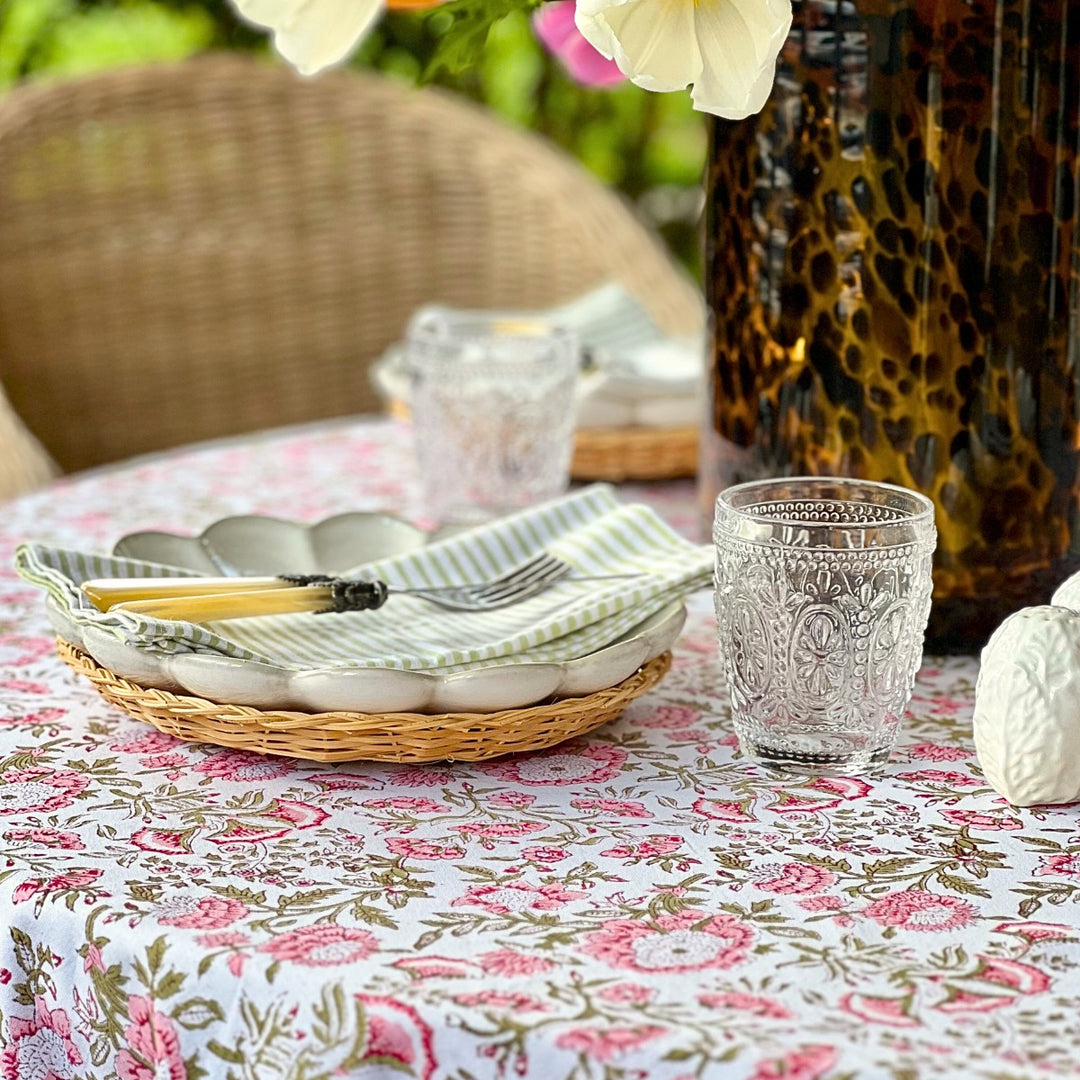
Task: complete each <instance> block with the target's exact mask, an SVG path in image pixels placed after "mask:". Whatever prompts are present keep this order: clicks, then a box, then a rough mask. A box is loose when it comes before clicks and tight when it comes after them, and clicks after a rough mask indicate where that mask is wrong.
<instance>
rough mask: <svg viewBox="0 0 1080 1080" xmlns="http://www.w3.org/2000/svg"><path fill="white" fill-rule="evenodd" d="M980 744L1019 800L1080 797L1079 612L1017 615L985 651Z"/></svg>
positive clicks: (987, 767) (999, 784) (994, 781)
mask: <svg viewBox="0 0 1080 1080" xmlns="http://www.w3.org/2000/svg"><path fill="white" fill-rule="evenodd" d="M972 723H973V727H974V734H975V750H976V752H977V754H978V757H979V764H980V765H981V766H982V769H983V771H984V772H985V774H986V779H987V780H988V781H989V782H990V784H991V785H992V786H993V787H994V789H995V790H996V791H998V792H1000V793H1001V794H1002V795H1004V796H1005V798H1006V799H1008V800H1009V802H1010V803H1012V804H1013V805H1014V806H1040V805H1043V806H1045V805H1049V804H1054V803H1070V802H1076V801H1080V612H1076V611H1072V610H1069V609H1067V608H1063V607H1051V606H1044V607H1031V608H1024V609H1023V610H1021V611H1018V612H1016V613H1015V614H1013V615H1010V616H1009V617H1008V618H1007V619H1006V620H1005V621H1004V622H1003V623H1002V624H1001V626H999V627H998V629H997V630H996V631H995V633H994V635H993V637H991V639H990V641H989V642H988V643H987V645H986V648H984V649H983V653H982V664H981V667H980V670H979V679H978V683H977V685H976V689H975V715H974V718H973V721H972Z"/></svg>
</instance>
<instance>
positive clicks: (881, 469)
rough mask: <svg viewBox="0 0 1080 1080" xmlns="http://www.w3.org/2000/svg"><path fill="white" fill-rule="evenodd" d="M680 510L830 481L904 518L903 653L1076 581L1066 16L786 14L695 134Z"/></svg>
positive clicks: (1076, 75) (951, 4)
mask: <svg viewBox="0 0 1080 1080" xmlns="http://www.w3.org/2000/svg"><path fill="white" fill-rule="evenodd" d="M707 187H708V221H709V227H708V249H707V256H706V257H707V265H706V280H707V282H708V289H709V301H710V306H711V308H712V312H713V318H714V331H715V333H714V352H713V358H712V364H711V376H712V385H711V408H710V423H709V424H707V425H706V427H707V430H706V432H705V439H704V443H703V453H702V466H701V492H702V496H703V508H711V505H712V501H713V499H714V497H715V495H716V493H717V492H718V491H719V490H720V489H721V488H723V487H726V486H727V485H729V484H732V483H735V482H738V481H743V480H749V479H756V478H759V477H762V476H779V475H798V474H814V475H849V476H857V477H863V478H866V479H871V480H884V481H890V482H892V483H897V484H902V485H904V486H906V487H911V488H915V489H916V490H919V491H922V492H924V493H925V494H927V495H929V496H930V497H931V498H932V499H933V500H934V502H935V504H936V507H937V528H938V535H939V540H938V550H937V557H936V565H935V570H934V604H933V608H932V611H931V616H930V627H929V630H928V635H927V645H928V648H930V649H932V650H937V651H948V652H963V651H970V650H973V649H976V648H978V647H980V646H981V645H982V644H983V643H984V642H985V640H986V638H987V637H988V636H989V634H990V632H991V631H992V630H993V629H994V628H995V627H996V626H997V624H998V623H999V622H1000V621H1001V619H1002V618H1004V617H1005V616H1006V615H1007V614H1009V613H1010V612H1012V611H1014V610H1016V609H1017V608H1019V607H1022V606H1024V605H1026V604H1034V603H1044V602H1046V601H1047V600H1048V598H1049V596H1050V593H1051V591H1052V589H1053V588H1054V586H1055V585H1057V584H1058V583H1059V582H1060V581H1061V580H1062V579H1064V578H1065V577H1066V576H1067V575H1068V574H1069V573H1071V572H1073V571H1074V570H1077V569H1080V521H1078V509H1080V505H1078V504H1080V500H1078V496H1080V486H1078V469H1077V466H1078V461H1080V414H1078V409H1080V393H1078V385H1077V382H1078V379H1080V225H1078V210H1077V199H1078V187H1080V0H994V2H990V0H854V2H851V0H802V2H799V0H796V3H795V23H794V26H793V29H792V33H791V36H790V37H789V39H788V41H787V44H786V46H785V48H784V50H783V52H782V54H781V58H780V64H779V68H778V71H777V80H776V88H775V90H774V92H773V94H772V96H771V98H770V100H769V103H768V104H767V105H766V107H765V109H764V110H763V111H762V113H761V114H760V115H759V116H757V117H753V118H751V119H749V120H745V121H741V122H739V123H730V122H726V121H716V122H714V124H713V129H712V138H711V153H710V162H709V167H708V182H707Z"/></svg>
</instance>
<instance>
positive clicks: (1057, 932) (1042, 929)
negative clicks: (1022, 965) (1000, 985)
mask: <svg viewBox="0 0 1080 1080" xmlns="http://www.w3.org/2000/svg"><path fill="white" fill-rule="evenodd" d="M1036 873H1038V871H1036ZM994 933H995V934H1019V935H1020V937H1022V938H1023V939H1024V941H1026V942H1027V943H1028V945H1034V944H1035V942H1037V941H1053V940H1055V939H1061V938H1070V937H1073V936H1075V935H1077V934H1080V930H1078V929H1077V928H1076V927H1072V926H1067V925H1063V924H1062V923H1045V922H1004V923H1001V924H1000V925H998V926H995V927H994Z"/></svg>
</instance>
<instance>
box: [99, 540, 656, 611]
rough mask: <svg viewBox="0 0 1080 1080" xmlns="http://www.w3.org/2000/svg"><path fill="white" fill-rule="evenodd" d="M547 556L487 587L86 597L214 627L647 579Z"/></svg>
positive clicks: (280, 588)
mask: <svg viewBox="0 0 1080 1080" xmlns="http://www.w3.org/2000/svg"><path fill="white" fill-rule="evenodd" d="M573 571H574V568H573V567H572V566H570V564H569V563H567V562H564V561H563V560H562V559H560V558H558V557H557V556H555V555H551V554H550V553H548V552H541V553H540V554H538V555H535V556H533V557H532V558H530V559H528V560H526V561H525V562H522V563H520V564H519V565H517V566H515V567H513V568H511V569H510V570H508V571H507V572H506V573H505V574H502V575H500V576H499V577H496V578H492V579H490V580H488V581H480V582H470V583H465V584H460V585H426V586H418V587H415V588H399V587H397V586H394V585H388V584H387V583H386V582H384V581H379V580H366V579H358V578H346V577H333V576H330V575H327V574H281V575H278V576H276V577H179V578H96V579H93V580H90V581H84V582H83V583H82V586H81V587H82V590H83V592H84V593H86V595H87V596H88V597H89V599H90V601H91V602H92V603H93V604H94V606H95V607H96V608H98V609H99V610H100V611H129V612H132V613H135V614H139V615H145V616H149V617H151V618H156V619H177V620H182V621H184V622H195V623H198V622H210V621H216V620H224V619H240V618H250V617H253V616H258V615H284V614H297V613H301V612H308V613H312V614H324V613H341V612H345V611H373V610H375V609H376V608H381V607H382V606H383V605H384V604H385V603H386V602H387V600H388V599H389V598H390V597H391V596H395V595H409V596H414V597H418V598H419V599H422V600H428V601H430V602H431V603H433V604H437V605H439V606H440V607H443V608H447V609H450V610H453V611H474V612H476V611H481V612H482V611H494V610H496V609H498V608H503V607H508V606H509V605H511V604H516V603H520V602H521V601H523V600H527V599H529V598H530V597H533V596H536V595H538V594H540V593H542V592H545V591H546V590H548V589H550V588H551V587H552V586H554V585H556V584H558V583H560V582H568V581H611V580H617V579H625V578H636V577H643V576H644V575H640V574H587V575H581V574H575V573H574V572H573Z"/></svg>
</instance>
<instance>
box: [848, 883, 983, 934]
mask: <svg viewBox="0 0 1080 1080" xmlns="http://www.w3.org/2000/svg"><path fill="white" fill-rule="evenodd" d="M866 914H867V915H869V916H870V918H871V919H874V920H875V921H876V922H879V923H881V925H882V926H899V927H900V928H901V929H903V930H919V931H931V932H934V933H937V932H940V931H942V930H959V929H960V928H961V927H963V926H967V924H968V923H969V922H971V920H972V919H973V918H974V917H975V911H974V909H973V908H972V906H971V905H970V904H969V903H968V902H967V901H966V900H959V899H957V898H956V897H955V896H935V895H934V894H933V893H928V892H921V891H917V890H912V891H910V892H897V893H890V894H889V895H888V896H883V897H882V898H881V899H880V900H875V901H874V902H873V903H872V904H871V905H870V906H869V907H868V908H867V909H866Z"/></svg>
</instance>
